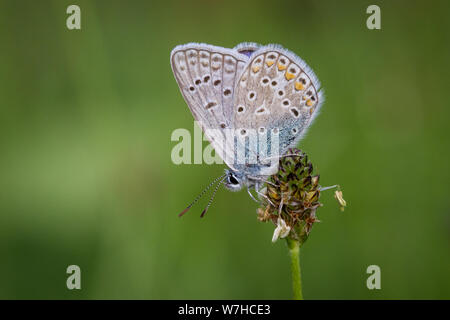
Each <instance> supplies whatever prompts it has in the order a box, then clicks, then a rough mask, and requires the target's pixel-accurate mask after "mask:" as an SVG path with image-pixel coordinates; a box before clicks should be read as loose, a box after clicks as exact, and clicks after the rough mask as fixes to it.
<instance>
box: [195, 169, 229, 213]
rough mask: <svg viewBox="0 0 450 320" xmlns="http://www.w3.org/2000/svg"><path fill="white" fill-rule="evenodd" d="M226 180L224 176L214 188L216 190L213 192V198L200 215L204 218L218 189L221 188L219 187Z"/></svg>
mask: <svg viewBox="0 0 450 320" xmlns="http://www.w3.org/2000/svg"><path fill="white" fill-rule="evenodd" d="M224 180H225V176H224V177H223V178H222V180H221V181H220V182H219V183H218V184H217V186H216V188H215V189H214V192H213V194H212V196H211V198H210V199H209V201H208V204H207V205H206V208H205V209H204V210H203V211H202V214H201V215H200V218H203V216H204V215H205V213H206V211H208V209H209V206H210V205H211V203H212V202H213V200H214V197H215V195H216V193H217V190H219V187H220V186H221V185H222V183H223V181H224Z"/></svg>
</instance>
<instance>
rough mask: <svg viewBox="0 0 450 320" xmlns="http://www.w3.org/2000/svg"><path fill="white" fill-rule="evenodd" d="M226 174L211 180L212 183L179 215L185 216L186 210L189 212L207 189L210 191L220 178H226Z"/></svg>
mask: <svg viewBox="0 0 450 320" xmlns="http://www.w3.org/2000/svg"><path fill="white" fill-rule="evenodd" d="M225 176H226V175H225V174H224V175H221V176H220V177H217V178H215V179H214V180H213V182H211V183H210V184H209V186H207V187H206V188H205V189H203V191H202V192H201V193H200V194H199V195H198V196H197V197H196V198H195V199H194V201H192V203H191V204H190V205H188V206H187V207H186V209H184V210H183V211H182V212H181V213H180V214H178V216H179V217H181V216H183V215H184V214H185V213H186V212H188V211H189V209H190V208H191V207H192V206H193V205H194V204H196V203H197V201H198V200H200V198H201V197H203V195H204V194H205V193H206V191H208V190H209V189H210V188H211V187H212V186H213V185H214V184H215V183H216V182H217V181H218V180H220V179H222V180H223V179H225Z"/></svg>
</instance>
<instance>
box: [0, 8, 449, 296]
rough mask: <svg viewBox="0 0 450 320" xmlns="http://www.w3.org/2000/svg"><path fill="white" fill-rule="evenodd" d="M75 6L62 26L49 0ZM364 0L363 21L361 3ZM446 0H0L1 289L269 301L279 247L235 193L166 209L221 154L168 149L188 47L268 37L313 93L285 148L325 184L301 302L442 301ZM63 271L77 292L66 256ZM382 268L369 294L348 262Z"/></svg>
mask: <svg viewBox="0 0 450 320" xmlns="http://www.w3.org/2000/svg"><path fill="white" fill-rule="evenodd" d="M70 4H77V5H79V6H80V7H81V25H82V29H81V30H73V31H70V30H68V29H67V28H66V18H67V17H68V15H67V14H66V8H67V6H68V5H70ZM370 4H377V5H379V6H380V7H381V25H382V29H381V30H368V29H367V28H366V19H367V17H368V14H366V8H367V6H369V5H370ZM449 12H450V5H449V2H448V1H447V2H443V1H442V2H437V1H436V2H427V1H421V2H412V1H354V2H339V3H338V2H337V1H336V2H335V1H290V2H278V1H276V2H274V1H266V2H251V1H220V2H219V1H206V0H204V1H178V2H174V1H169V0H167V1H162V2H150V1H133V2H131V1H82V0H77V1H56V0H55V1H40V2H38V1H12V0H9V1H1V2H0V43H1V50H0V298H3V299H16V298H38V299H50V298H60V299H81V298H84V299H103V298H113V299H134V298H136V299H213V298H214V299H216V298H217V299H288V298H290V297H291V284H290V273H289V258H288V255H287V249H286V245H285V243H284V242H283V241H279V242H277V243H275V244H272V243H271V237H272V232H273V228H274V227H273V226H272V225H270V224H263V223H260V222H258V221H257V219H256V204H255V203H254V202H253V201H252V200H251V199H250V198H249V197H248V195H247V194H246V192H240V193H230V192H226V191H224V190H221V191H220V192H219V194H218V195H217V197H216V200H215V202H214V204H213V206H212V208H211V209H210V211H209V212H208V214H207V216H206V218H204V219H199V214H200V212H201V210H202V209H203V207H204V204H205V202H206V199H205V200H204V201H203V202H202V203H201V204H199V205H198V206H196V207H195V208H194V209H193V210H191V212H189V214H187V215H186V216H184V217H183V218H182V219H179V218H178V217H177V214H178V213H179V212H180V211H181V210H182V209H183V208H184V207H185V206H186V205H187V204H188V203H189V202H190V201H191V200H192V199H193V198H194V197H195V196H196V195H197V194H198V192H200V191H201V190H202V189H203V187H204V186H205V185H206V184H207V183H209V182H210V180H211V179H212V178H214V177H216V176H218V175H219V174H221V173H222V170H223V169H224V166H221V165H210V166H208V165H180V166H176V165H174V164H173V163H172V162H171V159H170V154H171V149H172V148H173V146H174V145H175V144H176V142H172V141H171V140H170V137H171V133H172V131H173V130H174V129H177V128H187V129H189V130H190V131H191V132H193V121H192V116H191V114H190V112H189V110H188V108H187V106H186V104H185V102H184V100H183V98H182V96H181V94H180V92H179V90H178V87H177V85H176V82H175V80H174V78H173V75H172V71H171V69H170V64H169V54H170V51H171V49H172V48H173V47H174V46H176V45H178V44H183V43H187V42H193V41H194V42H206V43H210V44H214V45H219V46H223V47H233V46H235V45H236V44H238V43H240V42H243V41H254V42H259V43H263V44H266V43H279V44H282V45H283V46H285V47H287V48H289V49H291V50H292V51H294V52H296V53H297V54H298V55H300V56H301V57H302V58H304V59H305V60H306V61H307V62H308V63H309V65H310V66H311V67H312V68H313V69H314V70H315V71H316V73H317V75H318V77H319V79H320V80H321V82H322V84H323V86H324V88H325V93H326V96H327V101H326V103H325V105H324V107H323V109H322V113H321V115H320V116H319V117H318V119H317V120H316V122H315V124H314V125H313V127H312V128H311V130H310V131H309V134H308V136H307V137H306V138H305V139H304V140H303V141H302V142H301V143H300V147H301V148H302V149H303V150H304V151H306V152H307V153H308V154H309V156H310V158H311V159H312V161H313V163H314V164H315V168H316V169H317V172H318V173H320V175H321V184H322V185H332V184H336V183H338V184H340V185H341V186H342V188H343V191H344V197H345V199H346V200H347V201H348V204H349V207H348V208H347V210H346V211H345V212H343V213H341V212H340V211H339V209H338V205H337V203H336V201H335V199H334V198H333V192H332V191H330V192H324V193H323V194H322V196H321V202H323V204H324V207H323V208H321V209H319V210H318V217H319V218H320V220H321V221H322V222H321V223H319V224H316V225H315V226H314V228H313V231H312V233H311V236H310V239H309V240H308V241H307V242H306V244H305V246H304V247H303V249H302V253H301V254H302V256H301V260H302V261H301V262H302V271H303V286H304V295H305V297H306V298H307V299H383V298H384V299H394V298H395V299H409V298H411V299H432V298H437V299H449V298H450V272H449V271H450V216H449V213H450V200H449V189H450V188H449V181H450V174H449V173H450V170H449V168H448V163H449V158H450V157H449V156H450V154H449V153H450V152H449V143H448V139H449V136H450V133H449V129H448V128H449V115H450V105H449V98H448V96H447V94H448V93H449V88H448V85H449V81H448V79H449V76H450V72H449V66H450V62H449V56H450V55H449V53H450V50H449V49H450V33H449V30H450V22H449V19H448V14H449ZM71 264H76V265H79V266H80V267H81V274H82V279H81V283H82V284H81V285H82V289H81V290H74V291H69V290H68V289H67V288H66V278H67V276H68V275H67V274H66V268H67V266H68V265H71ZM372 264H375V265H379V266H380V267H381V287H382V289H381V290H373V291H370V290H368V289H367V288H366V279H367V277H368V275H367V274H366V268H367V266H369V265H372Z"/></svg>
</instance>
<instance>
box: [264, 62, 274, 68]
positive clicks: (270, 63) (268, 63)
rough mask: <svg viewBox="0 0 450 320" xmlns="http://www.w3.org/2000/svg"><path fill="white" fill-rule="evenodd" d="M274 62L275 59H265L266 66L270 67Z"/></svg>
mask: <svg viewBox="0 0 450 320" xmlns="http://www.w3.org/2000/svg"><path fill="white" fill-rule="evenodd" d="M274 63H275V61H266V64H267V66H268V67H271V66H272V65H273V64H274Z"/></svg>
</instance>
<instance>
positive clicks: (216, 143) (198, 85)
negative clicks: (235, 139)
mask: <svg viewBox="0 0 450 320" xmlns="http://www.w3.org/2000/svg"><path fill="white" fill-rule="evenodd" d="M247 60H248V57H247V56H245V55H243V54H240V53H238V52H237V51H236V50H233V49H226V48H221V47H216V46H211V45H206V44H195V43H190V44H186V45H181V46H177V47H176V48H174V49H173V51H172V53H171V57H170V61H171V65H172V70H173V73H174V76H175V79H176V81H177V83H178V86H179V88H180V91H181V93H182V95H183V97H184V99H185V101H186V103H187V104H188V106H189V109H190V110H191V112H192V115H193V116H194V119H195V120H196V121H198V122H199V124H200V125H201V126H202V130H203V132H204V133H205V136H206V138H207V139H208V140H209V141H210V143H211V144H212V146H213V147H214V149H215V151H216V152H217V153H218V155H219V156H220V157H221V158H222V159H223V160H225V162H227V157H226V155H225V153H226V152H229V151H230V150H232V149H230V146H227V145H226V144H225V143H224V142H225V141H226V137H225V133H224V132H225V129H232V128H233V113H234V108H233V103H234V101H233V96H234V90H235V83H236V81H237V79H238V77H239V75H240V74H241V73H242V71H243V69H244V67H245V65H246V63H247ZM206 129H216V130H206ZM228 143H230V142H228ZM227 164H228V166H230V167H231V168H233V166H232V163H227Z"/></svg>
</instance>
